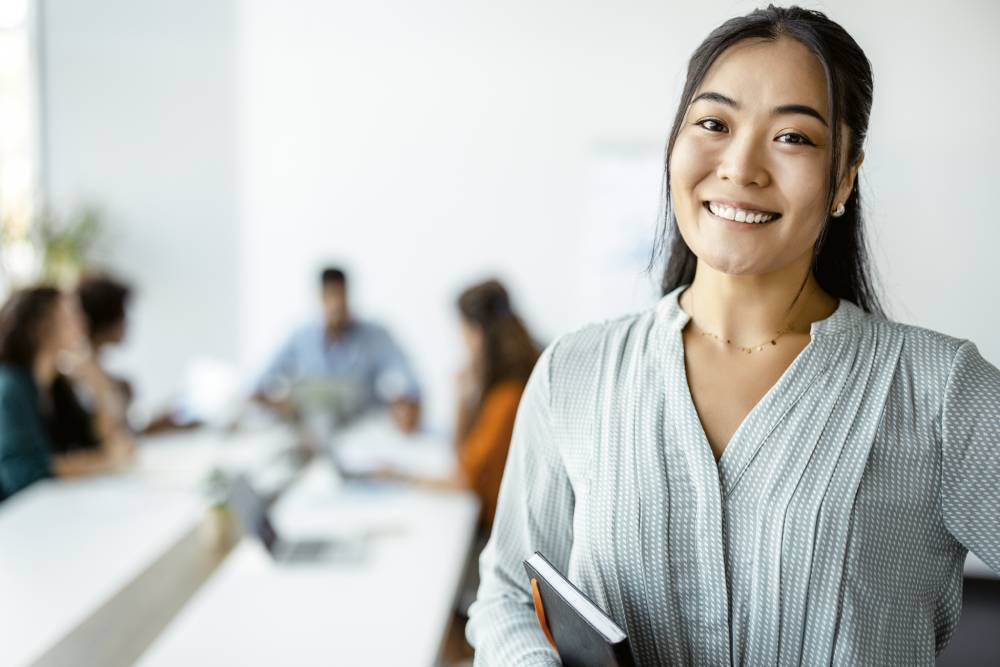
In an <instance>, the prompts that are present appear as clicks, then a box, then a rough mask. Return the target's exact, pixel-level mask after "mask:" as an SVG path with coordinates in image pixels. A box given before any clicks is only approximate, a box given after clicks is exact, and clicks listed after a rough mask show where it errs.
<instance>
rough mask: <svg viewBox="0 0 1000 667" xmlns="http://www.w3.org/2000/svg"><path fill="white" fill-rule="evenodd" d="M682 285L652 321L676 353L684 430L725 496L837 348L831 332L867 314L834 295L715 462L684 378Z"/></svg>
mask: <svg viewBox="0 0 1000 667" xmlns="http://www.w3.org/2000/svg"><path fill="white" fill-rule="evenodd" d="M687 287H688V285H681V286H680V287H678V288H676V289H674V290H673V291H671V292H669V293H668V294H666V295H665V296H664V297H663V298H662V299H661V300H660V302H659V303H658V304H657V307H656V310H657V320H658V321H659V323H660V324H661V325H662V326H664V328H665V329H666V331H667V333H668V335H667V336H666V337H665V338H666V341H665V344H666V345H667V346H671V347H672V350H671V353H673V354H676V355H678V357H679V358H678V360H677V363H676V364H672V365H673V366H674V374H675V375H674V377H673V378H671V381H672V382H676V383H678V385H683V386H680V387H679V394H680V395H681V396H682V397H683V400H684V402H685V405H684V406H683V409H682V411H681V414H682V417H681V418H682V419H684V420H685V421H686V422H687V424H685V426H686V427H687V429H686V430H687V432H694V433H697V434H698V437H699V440H700V442H699V444H698V449H699V450H700V457H701V458H702V459H703V460H704V464H705V465H712V466H715V467H717V468H718V473H719V482H720V484H721V491H722V494H723V496H726V495H728V494H729V493H730V492H731V491H732V489H733V488H734V487H735V485H736V483H737V482H738V481H739V478H740V477H741V476H742V475H743V472H744V471H745V470H746V469H747V467H748V466H749V465H750V463H751V461H753V459H754V457H755V456H756V455H757V452H758V451H759V450H760V448H761V446H762V445H763V443H764V442H765V441H766V439H767V436H768V435H769V434H770V433H771V431H773V430H774V428H775V427H777V426H778V424H779V423H780V422H781V420H782V419H783V418H784V416H785V414H786V413H787V412H788V410H790V409H791V408H792V407H793V406H794V405H795V404H796V403H797V402H798V400H799V398H801V396H802V395H803V394H804V393H805V391H806V390H807V389H808V388H809V387H810V386H811V385H812V384H813V382H815V381H816V380H817V379H818V378H819V377H820V376H821V375H822V374H823V372H824V371H825V370H826V369H827V367H828V366H829V363H830V360H831V358H832V357H833V355H832V352H833V351H834V350H836V349H837V347H838V346H837V345H836V339H837V337H838V336H839V335H840V334H843V333H846V332H848V331H850V330H852V329H854V328H855V327H857V326H858V325H859V324H860V323H861V321H862V320H863V319H864V318H865V317H866V316H867V314H866V313H865V312H864V311H863V310H861V309H860V308H859V307H858V306H856V305H855V304H853V303H851V302H850V301H847V300H845V299H840V300H839V303H838V304H837V308H836V310H834V312H833V313H832V314H831V315H830V316H829V317H827V318H825V319H822V320H817V321H815V322H813V323H812V324H811V326H810V328H809V335H810V341H809V343H808V344H807V345H806V346H805V347H804V348H803V349H802V351H801V352H799V354H798V355H797V356H796V357H795V359H794V360H793V361H792V363H791V364H789V366H788V367H787V368H786V369H785V371H784V373H782V374H781V377H779V378H778V380H777V381H776V382H775V383H774V384H773V385H772V386H771V387H770V388H769V389H768V390H767V393H765V394H764V396H763V397H762V398H761V399H760V400H759V401H757V403H756V404H755V405H754V406H753V408H752V409H751V410H750V412H749V413H747V415H746V416H745V417H744V418H743V421H742V422H740V424H739V426H738V427H737V428H736V430H735V431H734V432H733V435H732V436H731V437H730V438H729V442H728V443H727V444H726V448H725V449H724V450H723V452H722V456H721V457H720V458H719V460H718V461H716V459H715V454H714V453H713V451H712V447H711V445H710V444H709V442H708V437H707V436H706V435H705V427H704V426H703V425H702V423H701V419H700V418H699V417H698V411H697V409H696V408H695V404H694V398H693V397H692V395H691V387H690V384H689V383H688V377H687V369H686V363H685V352H684V338H683V335H682V331H683V329H684V327H685V326H686V325H687V323H688V322H689V321H690V319H691V316H690V315H689V314H688V313H687V312H686V311H685V310H684V309H683V308H681V307H680V304H679V302H678V298H679V296H680V293H681V292H682V291H683V290H684V289H686V288H687Z"/></svg>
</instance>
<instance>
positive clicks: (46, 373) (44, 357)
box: [32, 352, 59, 390]
mask: <svg viewBox="0 0 1000 667" xmlns="http://www.w3.org/2000/svg"><path fill="white" fill-rule="evenodd" d="M32 374H33V375H34V377H35V383H36V384H38V386H39V388H41V389H43V390H48V388H49V387H51V386H52V383H53V382H55V380H56V376H57V375H58V374H59V367H58V365H57V361H56V354H55V353H54V352H39V353H38V355H37V356H36V357H35V364H34V368H32Z"/></svg>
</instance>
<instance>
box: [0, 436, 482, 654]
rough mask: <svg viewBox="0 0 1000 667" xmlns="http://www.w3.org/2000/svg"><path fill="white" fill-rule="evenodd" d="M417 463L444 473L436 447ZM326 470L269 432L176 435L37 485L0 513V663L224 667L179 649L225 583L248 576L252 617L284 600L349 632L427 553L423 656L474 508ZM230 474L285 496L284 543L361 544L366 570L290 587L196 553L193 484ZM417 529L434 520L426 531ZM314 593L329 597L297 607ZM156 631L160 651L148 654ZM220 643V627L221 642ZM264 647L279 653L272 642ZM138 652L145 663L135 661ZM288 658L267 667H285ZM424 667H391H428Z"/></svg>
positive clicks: (202, 486) (269, 573)
mask: <svg viewBox="0 0 1000 667" xmlns="http://www.w3.org/2000/svg"><path fill="white" fill-rule="evenodd" d="M378 433H382V434H383V436H384V437H383V440H385V439H391V437H390V435H387V434H388V433H390V431H389V430H388V429H386V428H385V427H384V425H381V426H378V427H377V428H374V429H372V428H369V429H368V431H367V435H366V431H365V430H364V429H361V430H360V431H359V435H360V436H361V439H362V440H363V439H365V438H371V437H373V435H375V434H378ZM396 440H397V442H396V444H395V445H394V446H395V447H397V448H401V449H402V450H405V449H406V445H405V443H400V442H398V441H399V437H397V438H396ZM416 440H420V439H419V438H417V439H416ZM424 440H428V438H424ZM437 440H438V441H439V440H440V439H437ZM358 444H359V445H360V441H359V443H358ZM438 444H440V442H438ZM382 449H385V447H383V448H382ZM390 449H391V447H390ZM423 449H426V450H427V451H428V452H430V451H431V450H432V449H433V451H434V452H435V456H434V457H431V458H436V459H437V460H446V459H447V455H448V448H447V447H441V446H437V447H433V448H432V447H430V446H428V447H425V448H423ZM374 450H375V451H378V450H379V448H378V447H375V448H374ZM426 458H427V457H425V459H426ZM324 461H327V459H325V458H320V459H317V461H316V463H314V464H313V465H311V466H310V467H308V468H306V469H305V470H304V471H302V470H300V469H299V467H298V466H299V464H300V463H301V458H300V449H299V447H298V438H297V437H296V434H295V433H293V432H292V431H291V430H290V429H288V428H286V427H283V426H272V427H268V428H263V429H256V430H252V431H248V432H239V433H235V434H229V433H224V432H220V431H196V432H189V433H180V434H173V435H169V436H161V437H156V438H150V439H145V440H144V441H142V442H140V444H139V447H138V454H137V457H136V460H135V462H134V464H133V465H132V466H131V467H130V468H129V469H128V470H127V471H126V472H123V473H119V474H116V475H107V476H99V477H92V478H87V479H77V480H45V481H42V482H39V483H36V484H34V485H32V486H31V487H29V488H28V489H26V490H24V491H22V492H21V493H19V494H17V495H16V496H14V497H13V498H11V499H9V500H8V501H5V502H4V503H3V504H2V505H0V634H2V637H3V655H4V658H3V664H4V665H13V666H19V665H32V666H35V667H46V666H49V665H67V666H69V665H72V666H74V667H77V666H79V665H101V666H102V667H105V666H107V667H114V666H116V665H131V664H134V663H135V662H136V660H138V659H140V656H143V654H144V653H145V654H146V656H145V657H143V658H142V659H143V660H146V661H150V662H151V663H152V662H155V661H157V660H158V658H157V657H156V656H157V655H158V654H159V653H160V651H161V650H162V651H163V652H164V653H163V655H167V653H166V652H167V651H170V650H187V649H188V648H191V647H192V646H193V648H194V649H195V652H194V653H193V654H194V655H198V656H199V658H198V659H192V660H187V661H184V662H181V663H177V662H174V663H172V664H233V663H231V662H229V663H219V662H218V661H216V662H208V661H207V660H205V659H204V656H205V655H207V654H208V653H206V652H209V653H210V652H211V651H212V650H216V649H215V647H217V646H219V645H220V644H218V642H217V639H218V638H221V637H223V636H224V635H222V634H220V635H219V637H217V638H211V637H210V638H207V639H205V638H202V637H198V638H196V639H195V643H194V645H191V644H188V643H187V642H186V641H185V634H184V632H182V630H183V628H184V627H185V623H184V619H185V618H187V617H189V616H191V615H196V614H199V613H206V612H205V611H199V609H206V610H207V611H208V612H209V613H211V612H212V609H213V608H214V605H215V604H223V605H225V604H228V602H227V600H228V597H227V594H226V590H227V583H226V582H228V581H232V580H233V577H235V578H236V580H237V583H238V581H239V580H240V578H241V577H242V576H246V575H247V574H249V576H250V577H251V578H252V579H253V580H254V587H255V589H256V590H258V591H259V592H260V594H261V596H262V597H255V599H257V600H258V601H259V602H260V603H261V604H265V605H266V604H268V595H270V599H271V600H272V601H273V602H274V603H275V604H280V605H281V607H287V606H288V604H289V603H290V602H291V601H294V600H297V601H298V602H297V604H298V606H302V607H305V608H308V609H309V610H310V611H311V613H312V614H314V615H315V616H316V617H317V618H323V617H327V618H337V617H344V618H351V617H353V611H352V606H354V608H357V607H356V606H355V605H357V604H359V603H360V602H361V601H363V599H362V597H361V596H362V594H365V595H370V594H372V593H373V592H375V591H376V589H377V587H380V586H393V587H397V588H402V589H404V590H405V589H406V585H407V584H408V582H409V577H410V575H412V569H408V567H407V566H408V565H409V564H411V561H409V560H408V559H407V558H406V557H405V556H404V554H410V553H429V552H430V550H431V543H432V542H433V543H434V546H435V547H436V549H437V551H436V556H437V558H436V559H434V560H433V563H432V564H431V569H429V570H427V571H425V572H424V573H423V575H424V576H425V577H426V579H425V582H427V583H428V584H430V583H432V584H433V587H434V589H435V591H436V598H435V599H436V600H437V601H438V602H437V606H436V611H435V612H433V613H427V609H426V608H424V609H422V613H421V614H418V615H417V616H418V621H419V622H418V625H417V626H416V628H415V631H416V632H418V633H420V634H421V636H422V638H423V640H424V643H425V644H428V645H430V644H434V643H435V642H436V641H437V640H436V639H434V637H440V636H442V635H443V634H444V632H445V630H446V629H447V623H448V621H449V620H450V615H449V614H448V613H447V612H448V610H450V604H451V599H452V598H453V590H454V589H455V588H456V587H457V585H458V581H459V578H460V573H461V571H462V568H461V566H462V565H463V564H464V561H465V558H466V557H467V555H468V548H469V543H470V542H471V534H472V531H473V530H474V526H475V521H476V514H477V508H476V503H475V501H474V500H473V499H472V497H471V496H470V495H469V494H468V493H466V492H451V493H441V492H431V491H422V490H419V489H415V488H411V487H409V486H407V485H401V484H366V483H360V484H353V483H351V484H345V483H344V482H343V480H342V479H339V478H338V476H337V474H336V473H337V470H336V468H334V467H332V466H331V465H330V464H329V463H326V468H325V469H324V463H323V462H324ZM237 473H241V474H245V475H247V476H248V477H249V478H250V479H251V480H252V481H253V483H254V486H255V487H256V488H257V489H259V490H261V491H263V492H265V493H267V494H268V495H275V494H281V493H282V492H283V494H282V495H281V496H280V498H281V499H280V500H279V502H278V503H277V505H276V506H275V508H274V516H275V519H276V522H277V523H278V525H280V526H281V527H282V528H283V529H287V530H288V531H290V533H289V534H290V535H292V534H294V533H295V532H296V531H299V530H309V531H312V532H315V533H317V534H328V533H330V531H334V532H336V531H343V530H348V529H350V530H356V531H363V532H364V533H365V537H366V539H367V540H368V541H369V543H370V546H371V549H370V552H371V557H370V558H366V559H365V561H363V563H361V564H360V566H358V567H352V568H351V569H349V570H344V569H343V568H340V569H337V568H332V569H331V568H326V570H325V571H319V569H318V568H315V567H314V568H311V569H310V568H306V569H303V570H299V571H295V572H290V573H289V572H284V571H273V570H271V569H269V568H268V567H265V566H267V565H270V563H269V561H267V560H266V558H267V557H266V553H265V552H264V551H263V550H262V549H260V547H259V546H258V545H257V544H255V543H254V542H252V541H250V540H246V539H245V540H244V541H242V542H240V543H238V545H237V546H236V548H235V549H233V550H232V551H231V552H230V551H229V550H228V549H227V548H224V549H217V548H214V547H212V546H211V545H209V544H208V543H207V542H206V539H205V535H206V528H208V527H210V526H209V524H208V523H207V522H206V517H209V516H214V515H215V514H214V513H213V512H209V509H210V508H211V507H212V500H211V499H210V497H209V496H208V495H206V482H207V480H209V479H210V478H211V477H213V476H218V475H220V474H221V475H223V476H232V475H234V474H237ZM428 516H430V517H435V519H434V520H431V521H427V520H426V517H428ZM421 517H424V518H425V521H424V522H423V523H422V524H421V523H420V518H421ZM351 526H353V527H354V528H350V527H351ZM414 526H416V528H415V527H414ZM435 567H436V568H437V569H434V568H435ZM403 573H405V576H404V575H403ZM264 575H266V576H264ZM310 577H312V578H310ZM324 582H325V583H326V585H328V586H330V587H333V588H334V589H335V590H334V591H333V593H334V594H331V595H329V596H328V597H326V598H325V599H320V598H313V597H310V593H311V592H313V591H314V587H319V586H322V585H324ZM238 585H239V584H238ZM212 591H218V592H220V593H221V596H220V597H218V598H217V596H216V595H213V594H212V593H211V592H212ZM348 591H353V592H354V593H353V595H354V597H351V596H349V595H347V592H348ZM192 596H193V597H192ZM216 598H217V599H218V602H212V600H215V599H216ZM446 598H447V601H446ZM206 601H207V602H206ZM206 605H207V606H206ZM293 606H294V605H293ZM171 620H174V621H175V622H174V623H171ZM420 623H422V625H420ZM168 624H169V632H168V633H167V634H166V635H165V636H164V637H163V638H162V639H163V641H156V643H155V644H154V640H156V639H157V637H158V636H160V635H161V633H162V632H163V629H164V628H165V627H168ZM297 627H298V629H299V630H298V632H299V633H300V634H299V635H296V636H294V637H293V639H295V640H296V641H300V642H301V644H302V645H313V646H315V645H318V643H321V642H322V641H323V640H324V638H326V639H328V638H330V637H331V632H330V628H328V627H322V628H321V627H319V626H312V627H310V626H309V625H308V624H300V625H299V626H297ZM224 628H225V625H224V624H221V625H220V626H219V630H220V632H221V631H222V630H223V629H224ZM279 629H280V626H279ZM273 636H274V638H275V639H276V641H277V642H278V643H279V644H282V643H283V640H282V639H281V636H280V635H273ZM168 639H169V640H170V641H167V640H168ZM310 641H311V642H312V644H309V643H308V642H310ZM203 642H207V643H203ZM151 645H153V648H154V649H156V650H149V649H150V646H151ZM161 646H162V647H163V648H162V649H161V648H160V647H161ZM414 646H415V647H416V651H415V652H414V653H413V655H424V654H426V655H431V653H434V651H435V650H436V646H435V647H434V648H427V649H422V648H420V644H419V642H415V644H414ZM171 647H173V648H171ZM292 658H294V656H292ZM292 658H290V657H289V655H287V654H286V655H285V656H284V657H283V658H282V659H281V660H278V661H277V662H274V663H269V664H295V663H294V661H293V660H292ZM167 660H168V662H158V663H156V664H169V662H170V661H169V658H168V659H167ZM433 660H434V658H427V659H426V661H424V659H423V658H421V661H405V662H402V663H395V664H413V665H423V664H426V665H432V664H433ZM251 662H252V661H251ZM251 662H244V661H238V662H237V663H235V664H251ZM303 664H306V663H303Z"/></svg>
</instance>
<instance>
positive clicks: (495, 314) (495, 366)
mask: <svg viewBox="0 0 1000 667" xmlns="http://www.w3.org/2000/svg"><path fill="white" fill-rule="evenodd" d="M458 310H459V312H460V313H461V314H462V317H463V318H465V319H466V320H467V321H468V322H470V323H472V324H475V325H477V326H478V327H479V328H480V329H481V330H482V332H483V358H482V359H481V360H480V371H481V373H482V377H481V378H480V380H481V386H482V390H483V393H484V394H485V392H487V391H488V390H489V389H491V388H492V387H493V386H494V385H496V384H497V383H498V382H501V381H503V380H518V381H521V382H527V381H528V376H529V375H531V370H532V369H533V368H534V367H535V362H536V361H538V355H539V349H538V345H536V344H535V341H534V340H532V338H531V335H530V334H528V330H527V329H526V328H525V327H524V324H523V323H522V322H521V319H520V318H519V317H518V316H517V315H515V314H514V311H513V309H512V308H511V305H510V297H509V296H508V295H507V290H506V289H504V286H503V285H501V284H500V283H499V282H498V281H496V280H487V281H486V282H483V283H479V284H478V285H473V286H472V287H470V288H468V289H467V290H465V291H464V292H462V294H461V296H459V297H458Z"/></svg>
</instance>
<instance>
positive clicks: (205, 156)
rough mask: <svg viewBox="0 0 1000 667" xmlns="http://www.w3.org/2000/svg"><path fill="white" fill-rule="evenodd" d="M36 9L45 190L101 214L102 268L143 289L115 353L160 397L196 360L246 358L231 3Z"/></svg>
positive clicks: (69, 2)
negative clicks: (104, 231) (241, 353)
mask: <svg viewBox="0 0 1000 667" xmlns="http://www.w3.org/2000/svg"><path fill="white" fill-rule="evenodd" d="M41 8H42V12H41V14H42V26H41V30H42V35H43V43H42V54H41V56H42V84H43V88H42V93H43V99H44V105H45V106H44V116H43V126H44V142H45V144H44V145H45V149H46V152H45V154H44V155H43V160H44V165H43V167H44V173H45V186H46V189H47V190H48V194H49V195H50V197H51V199H52V201H53V202H54V204H55V205H56V206H58V207H61V208H66V207H71V206H75V205H77V204H80V203H84V202H96V203H99V204H101V205H102V206H103V208H104V210H105V211H106V214H107V216H108V223H109V229H108V240H107V244H106V254H107V258H106V260H107V261H106V264H107V265H109V267H110V268H111V269H113V270H116V271H117V272H119V273H120V274H121V275H123V276H125V277H126V278H128V279H131V280H133V281H134V282H135V283H136V287H137V289H138V292H137V294H136V296H135V299H134V308H133V313H132V314H133V317H132V329H131V331H130V332H129V341H128V345H127V346H125V349H124V350H122V353H121V354H120V355H116V358H115V359H114V360H113V362H114V363H115V365H116V366H119V367H121V368H123V369H126V370H125V372H126V374H127V375H128V376H130V377H132V378H133V380H134V381H135V384H136V386H137V387H138V390H139V392H140V399H143V400H142V402H143V403H145V404H147V405H155V404H157V403H159V402H160V401H162V400H163V399H164V398H165V397H166V396H168V395H169V394H170V393H171V392H172V391H174V390H175V388H176V387H177V384H178V381H179V377H180V373H181V370H182V368H183V367H184V365H185V363H186V362H187V360H188V359H190V358H191V357H192V356H194V355H202V354H203V355H210V356H214V357H218V358H222V359H227V358H228V359H229V360H230V361H231V362H233V363H235V362H236V361H237V355H236V341H237V339H238V336H239V331H240V329H239V313H238V299H237V295H238V293H239V271H238V267H239V259H238V257H239V254H238V252H239V251H238V246H237V235H238V230H237V220H236V216H235V211H236V204H237V202H236V194H235V193H236V179H237V171H236V167H237V164H236V129H235V117H236V110H235V104H236V99H235V89H236V83H235V82H236V60H235V29H236V19H235V9H234V5H233V3H231V2H224V1H218V0H215V1H213V2H198V1H197V0H171V2H162V1H160V0H143V1H141V2H136V1H133V0H101V1H97V0H44V2H43V3H42V4H41Z"/></svg>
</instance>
